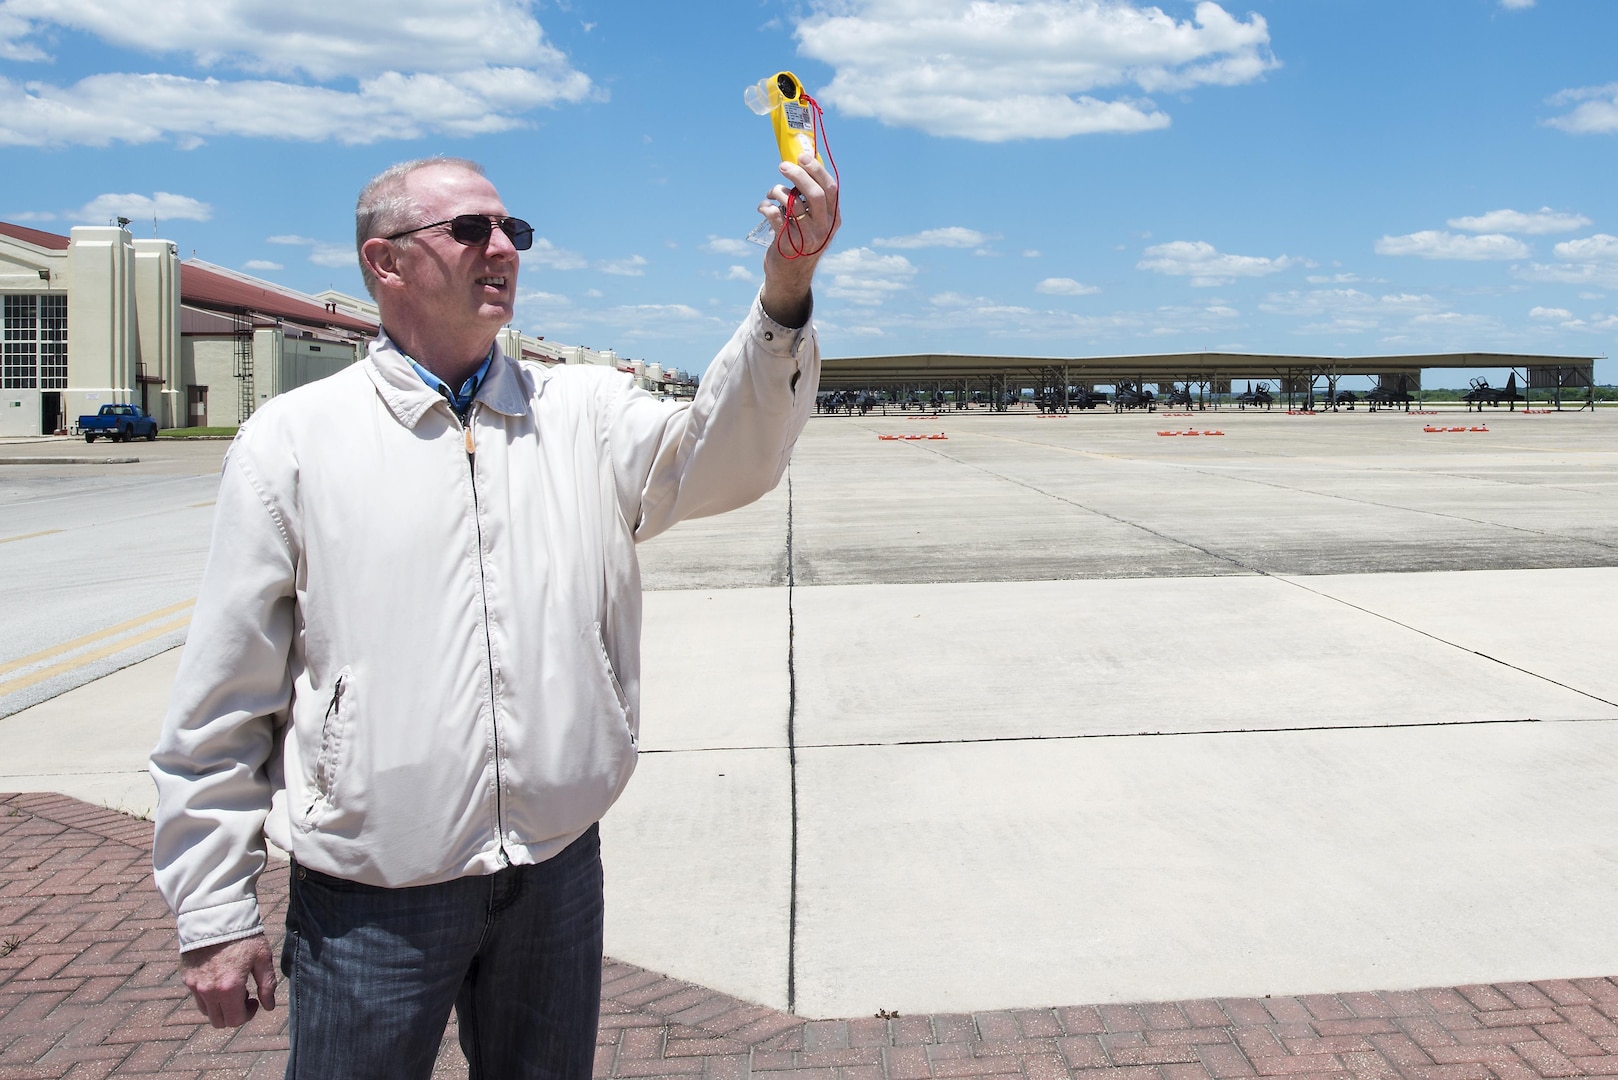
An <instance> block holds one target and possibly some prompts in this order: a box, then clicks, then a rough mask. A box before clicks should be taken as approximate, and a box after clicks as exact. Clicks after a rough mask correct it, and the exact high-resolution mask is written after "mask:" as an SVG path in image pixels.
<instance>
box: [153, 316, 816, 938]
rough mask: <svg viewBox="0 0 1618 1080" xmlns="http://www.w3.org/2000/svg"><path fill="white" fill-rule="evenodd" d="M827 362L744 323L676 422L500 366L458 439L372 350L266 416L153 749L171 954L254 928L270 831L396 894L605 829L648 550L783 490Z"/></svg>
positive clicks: (406, 378)
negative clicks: (650, 544)
mask: <svg viewBox="0 0 1618 1080" xmlns="http://www.w3.org/2000/svg"><path fill="white" fill-rule="evenodd" d="M819 369H820V356H819V349H818V346H817V345H816V342H815V335H814V331H813V329H812V327H805V328H803V329H802V330H791V329H787V328H785V327H782V326H780V325H778V324H776V323H775V322H773V321H772V320H770V319H769V318H768V317H767V316H766V315H764V313H763V310H762V308H761V306H760V305H759V304H758V303H757V302H756V301H755V302H754V304H753V308H752V312H751V314H750V315H749V317H748V319H747V321H746V322H745V323H743V325H742V326H741V327H740V329H738V330H737V331H736V334H735V335H734V336H733V337H732V338H731V340H730V342H729V343H728V344H727V345H726V346H725V348H724V349H723V350H722V351H721V352H720V354H719V355H718V357H717V358H715V360H714V362H713V364H712V365H711V366H710V367H709V368H708V371H707V373H706V375H704V377H703V379H702V382H701V388H700V390H699V391H698V393H697V396H696V399H695V401H693V402H690V403H685V404H674V403H664V402H659V401H657V400H655V399H654V398H652V397H651V396H650V395H648V394H646V393H644V392H642V391H640V390H638V389H635V388H634V385H633V381H632V380H631V378H630V377H629V376H628V375H624V374H620V373H618V372H616V371H613V370H611V369H607V368H599V367H556V368H545V367H544V366H542V365H539V364H534V363H527V362H517V361H514V360H512V359H510V358H508V357H506V356H504V355H500V354H497V355H496V356H495V359H494V362H493V363H492V364H491V365H490V368H489V374H488V376H487V378H486V379H485V381H484V383H483V385H482V386H481V387H480V388H479V390H478V393H477V397H476V400H475V402H474V403H473V405H472V409H471V412H470V413H469V414H468V421H467V424H466V426H465V427H464V428H463V426H462V425H461V423H460V421H459V420H457V419H456V417H455V414H454V413H453V412H451V410H450V408H449V406H448V405H447V404H446V402H445V401H444V399H443V398H442V397H440V396H439V394H438V393H436V392H435V391H433V390H430V389H428V388H427V386H425V385H424V384H423V383H422V380H421V378H420V377H419V376H418V375H417V374H416V373H415V371H414V370H413V369H412V368H411V367H410V364H409V361H408V360H407V359H406V358H405V357H404V356H403V355H402V354H401V353H400V352H399V351H398V350H397V348H396V347H394V346H393V344H392V343H391V342H390V341H388V340H387V338H386V337H385V336H384V337H382V338H380V339H379V340H378V341H377V342H375V343H374V344H373V345H372V347H371V351H370V355H369V356H368V357H367V358H366V359H364V360H362V361H360V362H359V363H356V364H354V365H353V366H352V367H350V368H348V369H346V370H344V371H342V372H340V373H339V374H336V375H333V376H331V377H330V378H327V379H324V380H322V381H320V382H318V383H315V384H312V385H310V386H306V387H303V388H301V389H298V390H294V391H292V392H290V393H287V394H284V395H282V396H280V397H278V398H275V399H273V400H271V401H270V402H269V403H268V404H266V405H265V406H264V407H263V408H262V409H260V410H259V411H258V412H257V413H256V414H255V415H254V416H253V418H252V420H251V421H250V422H249V423H247V424H245V425H244V426H243V427H242V429H241V432H240V433H239V434H238V435H237V437H236V441H235V443H234V444H233V445H232V447H231V449H230V453H229V454H228V455H227V457H226V461H225V468H224V474H223V477H222V478H221V481H220V488H219V501H218V506H217V509H216V511H215V519H214V534H213V543H212V548H211V550H210V552H209V556H208V567H207V571H206V572H205V574H204V576H203V581H202V588H201V593H200V595H199V597H198V599H197V607H196V612H195V615H194V616H193V618H192V622H191V630H190V634H189V636H188V638H187V641H186V646H185V654H184V658H183V659H182V661H181V664H180V670H179V675H178V677H177V679H176V681H175V687H174V694H173V698H172V700H171V703H170V706H169V712H168V716H167V718H166V720H165V722H164V726H163V734H162V738H161V740H160V741H159V743H158V746H157V749H156V750H155V751H154V752H153V755H152V776H153V779H154V780H155V781H156V782H157V787H158V812H157V832H156V840H155V847H154V850H153V863H154V866H155V869H156V876H157V884H158V888H159V890H160V891H161V892H162V893H163V896H164V898H165V899H166V900H167V901H168V903H169V906H170V907H171V908H172V909H173V910H174V911H175V913H176V915H177V917H178V921H179V933H180V947H181V948H182V949H191V948H198V947H200V946H203V945H210V944H215V943H218V942H223V941H229V940H232V939H234V938H240V937H246V936H248V935H250V934H253V933H256V932H258V931H259V930H260V928H261V927H260V922H259V913H258V904H257V900H256V897H255V886H256V883H257V880H258V875H259V873H260V872H261V871H262V870H263V869H264V865H265V856H266V851H265V845H264V837H265V836H266V835H268V837H269V838H270V839H271V840H272V841H274V843H275V844H276V845H277V846H279V847H281V848H284V849H285V850H287V851H290V852H291V853H292V854H293V855H294V856H295V857H296V858H297V859H298V861H299V862H300V863H302V864H304V865H307V866H310V867H312V868H314V869H316V870H320V871H323V872H325V873H328V874H334V875H336V876H338V877H342V878H347V879H350V880H353V881H359V882H364V883H367V884H371V885H382V886H389V887H401V886H407V885H424V884H429V883H432V882H438V881H445V880H449V879H452V878H456V877H461V876H466V875H472V874H487V873H492V872H494V871H495V870H498V869H499V868H501V867H502V866H505V865H508V864H519V865H522V864H531V863H537V862H542V861H544V860H545V859H548V858H550V857H551V856H552V855H554V854H556V853H557V852H559V851H560V850H561V849H562V848H564V847H566V846H567V845H568V844H569V843H571V842H572V841H573V840H574V839H576V838H577V837H578V836H579V835H580V834H581V833H582V832H584V830H586V829H587V828H589V826H590V825H591V823H593V822H595V821H596V820H598V819H599V818H600V817H601V816H602V814H604V813H605V812H606V810H607V808H608V807H610V806H611V805H612V803H613V801H614V800H615V799H616V798H617V797H618V794H619V792H621V791H622V790H623V787H624V784H625V783H626V782H627V781H628V779H629V775H630V773H631V772H632V771H633V770H634V768H635V754H636V739H637V735H638V728H639V712H638V707H639V699H640V625H641V596H640V571H639V566H638V563H637V561H636V557H635V543H636V542H637V541H639V540H644V539H646V538H647V537H650V536H654V535H656V534H657V533H659V532H662V531H663V530H664V529H667V528H668V527H669V526H671V525H673V524H674V523H675V522H677V521H680V520H681V519H683V518H689V517H699V516H702V515H705V514H717V513H720V512H722V511H725V510H730V509H733V508H735V507H738V506H741V505H743V504H745V503H748V502H751V501H752V500H754V499H756V498H758V497H759V496H760V495H763V494H764V493H765V492H767V491H769V490H770V489H771V488H773V487H774V486H775V485H776V483H777V481H779V479H780V477H781V475H782V473H783V472H784V471H785V469H786V465H787V458H788V455H789V454H790V453H791V450H792V445H793V442H794V441H795V440H796V438H797V436H798V433H799V432H800V431H801V430H802V428H803V425H804V422H805V421H806V420H807V418H808V416H809V413H810V411H811V409H812V408H813V403H814V400H815V388H816V383H817V381H818V379H819Z"/></svg>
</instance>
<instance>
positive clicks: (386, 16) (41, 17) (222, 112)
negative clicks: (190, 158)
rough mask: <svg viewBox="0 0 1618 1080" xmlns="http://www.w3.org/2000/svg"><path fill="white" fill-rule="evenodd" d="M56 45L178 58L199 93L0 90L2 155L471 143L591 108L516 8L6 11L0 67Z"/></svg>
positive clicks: (14, 86) (57, 6)
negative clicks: (244, 139)
mask: <svg viewBox="0 0 1618 1080" xmlns="http://www.w3.org/2000/svg"><path fill="white" fill-rule="evenodd" d="M63 31H72V32H78V33H83V34H88V35H91V36H94V37H97V38H100V39H101V40H102V41H104V42H106V43H108V44H110V45H113V46H116V47H119V48H125V49H130V50H134V51H137V52H144V53H148V54H151V55H153V56H154V57H161V56H172V55H174V54H177V53H178V54H182V55H184V56H185V57H186V58H187V59H188V60H189V62H190V63H191V64H192V65H194V66H196V67H200V68H202V69H204V71H206V72H208V73H209V77H207V78H192V77H189V76H181V75H175V74H167V73H163V72H104V73H100V74H94V75H90V76H88V77H86V78H84V79H81V80H80V81H78V82H76V83H72V84H70V85H63V86H58V85H53V84H49V83H45V82H27V83H24V84H20V83H17V82H13V81H11V80H9V79H0V145H25V146H54V145H71V144H89V145H96V146H104V145H107V144H109V143H112V142H129V143H140V142H151V141H154V140H157V139H164V138H169V139H173V140H174V141H175V142H177V143H178V144H180V145H181V146H183V147H190V146H195V145H197V144H198V143H199V142H200V141H201V140H202V139H204V138H212V137H221V136H230V135H236V136H248V137H268V138H280V139H298V140H314V141H321V140H328V139H330V140H336V141H339V142H345V143H370V142H375V141H377V140H379V139H390V138H415V137H417V136H420V135H424V134H427V133H443V134H456V135H465V134H480V133H487V132H497V131H505V130H509V129H511V128H514V127H520V126H526V121H525V120H524V119H523V118H522V117H523V114H524V113H526V112H529V111H531V110H533V109H535V108H539V107H541V106H548V105H555V104H557V103H559V102H576V101H581V100H585V99H587V98H589V97H592V96H595V95H596V94H597V91H596V90H595V88H594V87H593V85H592V84H591V82H590V79H589V78H588V76H586V75H584V74H583V73H581V72H579V71H576V70H574V69H573V68H572V66H571V65H570V64H569V63H568V60H567V58H566V57H565V56H564V55H563V54H562V53H561V52H560V51H558V50H557V49H556V48H555V47H553V46H552V45H550V44H549V43H547V42H546V41H545V40H544V32H543V31H542V29H541V28H540V26H539V23H538V22H536V21H535V20H534V18H533V16H532V14H531V13H530V5H529V3H528V2H527V0H468V3H466V4H461V5H446V4H444V3H442V0H398V2H393V0H388V2H384V0H352V2H350V3H345V4H337V5H333V4H331V3H329V2H327V0H232V2H229V3H218V2H215V0H165V2H164V3H162V4H151V3H148V2H146V0H4V6H3V7H0V57H5V58H9V59H24V60H27V59H33V60H43V59H50V58H51V57H50V56H49V53H48V52H47V51H46V47H47V46H49V45H51V44H52V43H54V41H55V40H56V39H57V38H58V37H60V35H61V33H62V32H63ZM490 41H499V42H500V58H501V61H502V63H503V65H505V66H501V67H492V66H490V65H489V64H488V55H489V48H488V43H489V42H490ZM404 57H408V58H409V65H408V67H405V66H403V65H401V64H400V59H401V58H404ZM233 72H244V73H247V74H249V75H252V76H255V77H254V78H249V79H236V78H232V77H230V76H231V74H232V73H233ZM277 76H279V78H277ZM356 82H357V86H354V83H356ZM311 83H313V84H314V85H311ZM322 83H326V84H339V85H341V86H343V87H344V88H342V89H338V88H334V87H333V86H329V85H319V84H322ZM350 86H353V87H354V88H352V89H349V88H348V87H350Z"/></svg>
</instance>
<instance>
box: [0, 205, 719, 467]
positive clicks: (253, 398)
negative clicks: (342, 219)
mask: <svg viewBox="0 0 1618 1080" xmlns="http://www.w3.org/2000/svg"><path fill="white" fill-rule="evenodd" d="M0 320H3V321H0V436H7V435H41V434H51V433H53V432H66V431H68V430H70V429H71V427H72V425H73V424H74V422H75V419H76V418H77V417H78V416H80V415H82V414H85V413H93V412H95V411H96V410H97V409H99V408H100V407H101V406H102V405H106V404H109V403H113V402H131V403H134V404H137V405H141V406H143V407H144V408H145V409H146V411H147V412H149V413H151V414H152V415H153V416H154V417H156V418H157V421H158V424H159V425H160V426H162V427H165V428H170V427H208V426H213V427H234V426H235V425H237V424H239V423H241V422H242V421H243V420H245V419H246V418H247V417H249V416H251V415H252V414H253V411H254V410H255V409H256V408H258V406H259V405H261V404H263V403H264V402H265V401H266V400H268V399H269V398H271V397H273V396H274V395H276V394H279V393H282V392H284V391H287V390H290V389H292V388H293V387H296V386H301V385H303V384H304V383H308V382H313V381H314V380H316V379H320V378H323V377H325V376H327V375H330V374H332V373H333V372H336V371H338V370H340V369H341V368H343V367H346V366H347V365H349V364H351V363H353V362H354V360H355V359H356V358H357V357H358V356H359V355H361V354H362V353H363V352H364V350H365V348H366V343H367V341H368V340H369V339H370V338H371V337H372V336H374V334H375V333H376V328H377V310H376V308H375V306H374V305H372V304H370V303H369V302H368V301H364V300H357V299H355V298H353V297H349V296H345V295H343V294H342V293H337V292H327V293H322V294H320V295H318V296H306V295H304V294H302V293H299V292H295V291H293V290H291V289H286V288H283V287H281V286H279V285H275V284H272V283H271V282H267V281H262V280H260V279H258V278H255V277H251V276H249V275H247V274H242V273H238V272H236V271H233V270H228V269H226V268H224V267H221V266H215V265H213V264H211V263H208V262H205V261H203V260H201V259H195V258H193V259H186V260H183V261H182V260H181V259H180V257H179V253H178V251H177V250H176V248H175V245H174V243H173V242H172V241H169V240H159V239H151V240H146V239H136V238H135V237H134V236H133V235H131V234H130V232H129V230H128V229H127V228H125V227H124V226H122V225H109V226H75V227H74V228H73V229H72V230H71V234H70V235H68V236H62V235H60V234H58V233H51V232H44V231H41V230H39V229H32V228H28V227H26V226H22V225H14V224H9V223H6V222H0ZM501 334H502V336H501V347H502V348H503V349H504V350H505V351H506V353H507V354H508V355H512V356H522V357H525V358H527V359H530V360H538V361H540V362H542V363H550V364H559V363H569V364H611V365H614V366H616V367H618V368H619V369H620V370H624V371H628V372H631V373H633V374H634V375H635V376H636V379H637V381H639V382H640V384H641V385H642V386H643V387H645V388H646V389H648V390H651V391H653V392H665V393H680V392H689V391H690V389H691V386H692V382H693V381H692V380H691V379H689V378H687V377H686V376H684V375H683V374H682V373H681V372H679V371H675V370H665V369H664V368H662V367H660V366H659V365H657V364H648V363H646V362H645V361H641V360H629V359H625V358H620V357H619V356H618V354H617V353H615V352H613V351H612V350H610V349H603V350H596V349H588V348H585V347H583V346H578V345H561V344H558V343H555V342H548V341H545V340H544V339H543V338H537V337H532V336H530V335H527V334H523V333H521V332H519V331H518V330H517V329H516V328H514V327H507V328H506V329H505V330H503V331H502V332H501Z"/></svg>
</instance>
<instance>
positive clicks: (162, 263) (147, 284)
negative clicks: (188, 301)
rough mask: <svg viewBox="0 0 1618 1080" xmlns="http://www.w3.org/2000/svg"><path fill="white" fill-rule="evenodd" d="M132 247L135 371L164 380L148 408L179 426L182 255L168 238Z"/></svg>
mask: <svg viewBox="0 0 1618 1080" xmlns="http://www.w3.org/2000/svg"><path fill="white" fill-rule="evenodd" d="M134 248H135V310H136V336H137V338H138V340H139V353H138V358H137V363H138V365H139V367H138V369H137V370H138V372H139V373H140V374H143V375H146V376H148V377H156V378H159V379H161V380H162V382H161V384H160V385H159V387H157V388H156V389H155V392H153V393H150V394H149V395H147V407H148V408H149V409H150V410H151V413H152V415H153V416H155V417H157V423H158V425H159V426H160V427H166V428H169V427H179V426H180V413H181V411H182V409H183V408H184V404H185V399H184V397H183V396H182V394H183V392H184V391H183V389H182V387H181V385H180V381H179V378H178V375H179V371H178V362H179V351H180V255H179V252H178V251H177V250H175V247H174V243H173V241H170V240H136V241H135V243H134ZM71 324H72V318H71V315H70V316H69V325H71ZM71 336H72V335H71V334H69V337H70V338H71ZM70 348H71V346H70ZM137 400H138V398H137Z"/></svg>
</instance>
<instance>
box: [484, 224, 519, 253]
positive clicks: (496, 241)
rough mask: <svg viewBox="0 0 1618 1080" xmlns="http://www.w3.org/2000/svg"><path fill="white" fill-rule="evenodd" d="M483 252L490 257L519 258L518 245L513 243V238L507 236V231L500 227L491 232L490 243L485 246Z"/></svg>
mask: <svg viewBox="0 0 1618 1080" xmlns="http://www.w3.org/2000/svg"><path fill="white" fill-rule="evenodd" d="M483 250H484V251H485V252H487V253H488V254H490V255H499V256H501V257H503V258H507V259H515V258H516V257H517V245H515V244H513V243H512V242H511V237H509V236H507V235H506V230H504V229H502V228H500V227H499V226H498V225H496V226H495V227H494V228H492V229H490V230H489V242H488V243H487V244H485V245H484V248H483Z"/></svg>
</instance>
